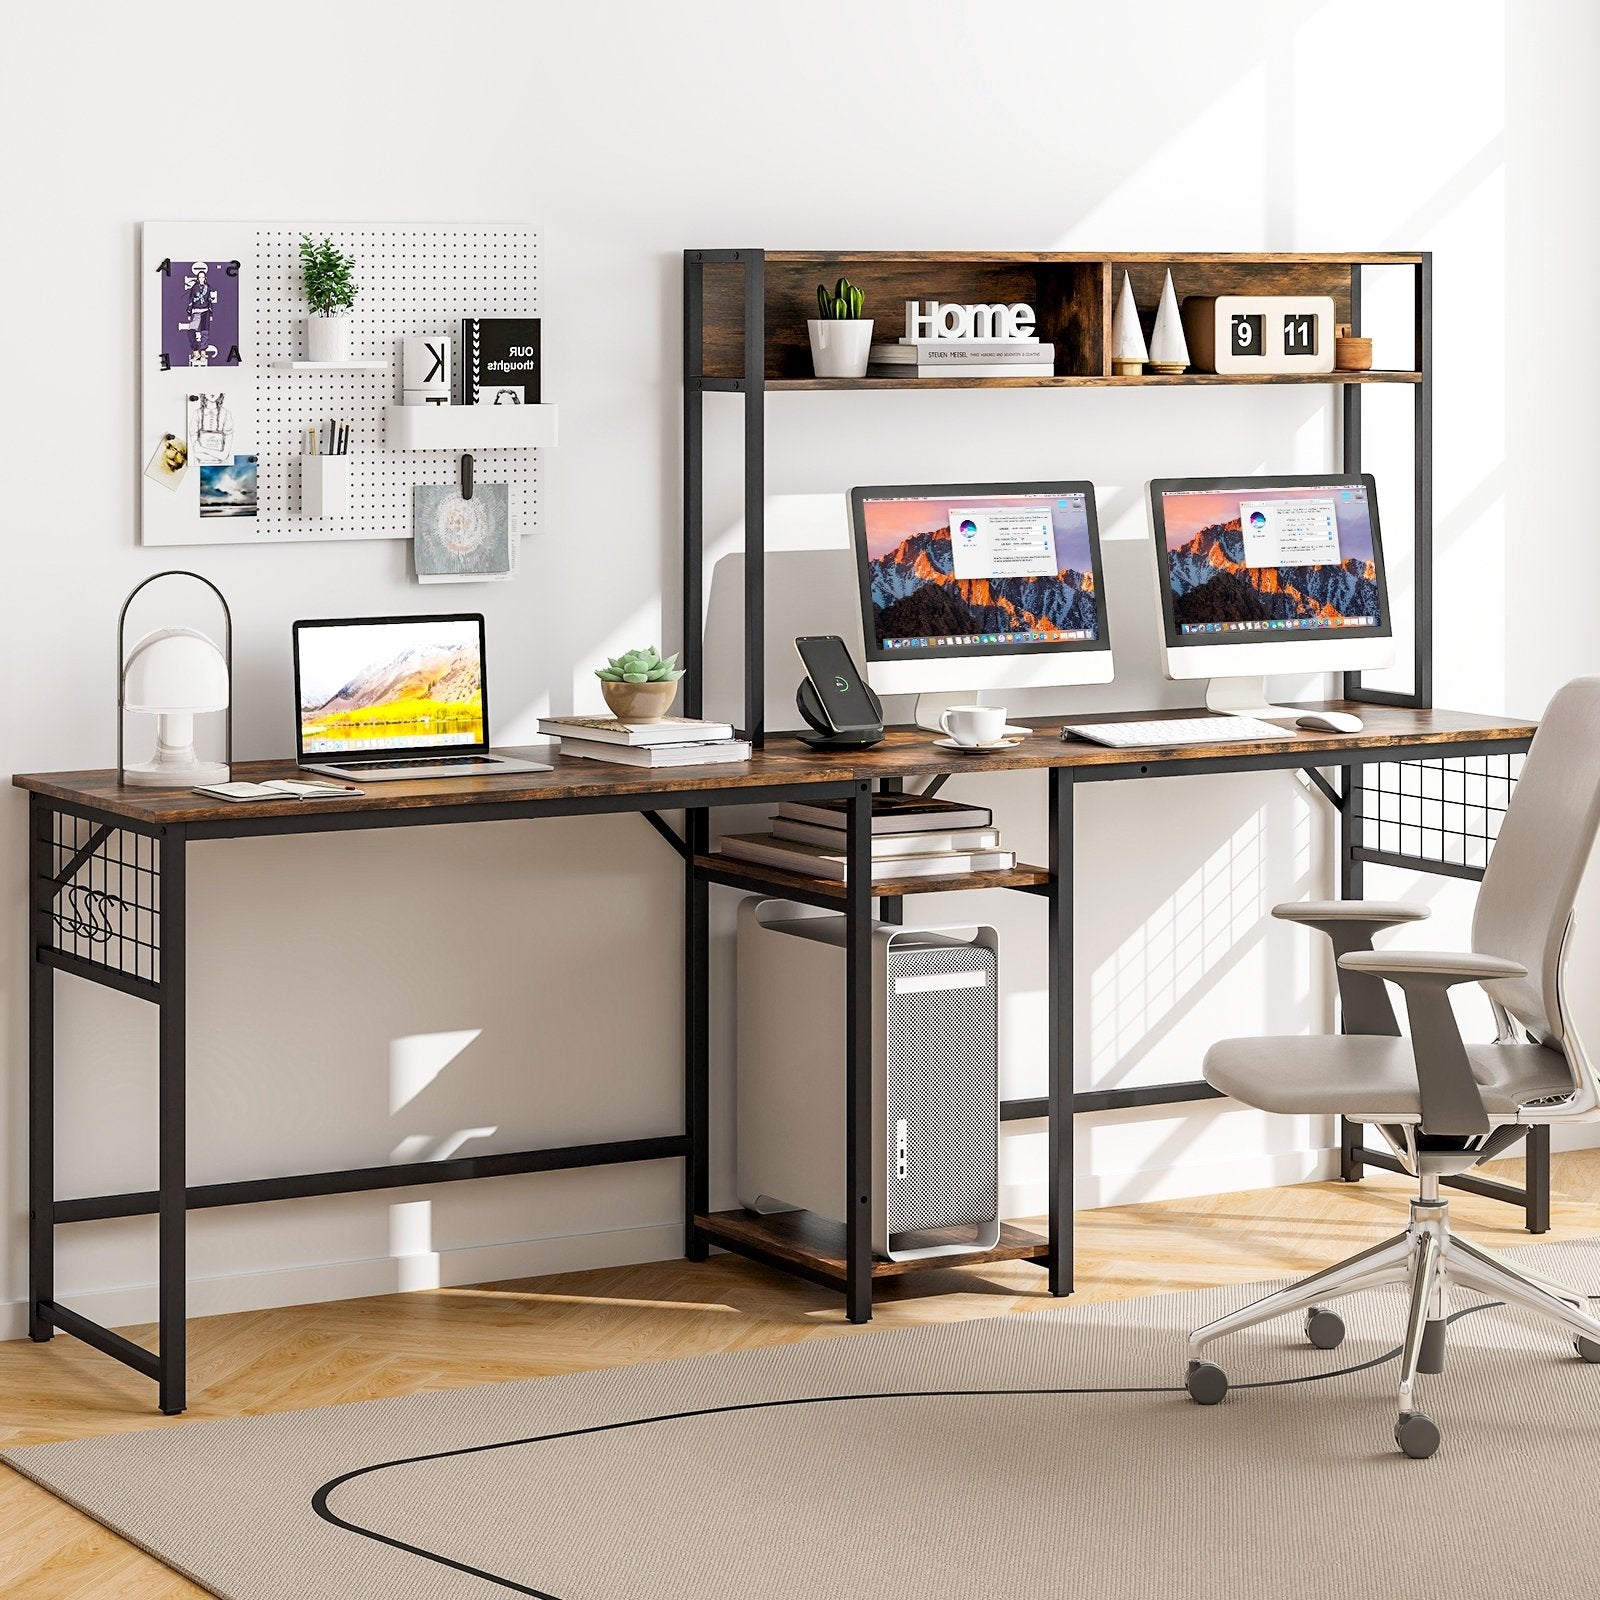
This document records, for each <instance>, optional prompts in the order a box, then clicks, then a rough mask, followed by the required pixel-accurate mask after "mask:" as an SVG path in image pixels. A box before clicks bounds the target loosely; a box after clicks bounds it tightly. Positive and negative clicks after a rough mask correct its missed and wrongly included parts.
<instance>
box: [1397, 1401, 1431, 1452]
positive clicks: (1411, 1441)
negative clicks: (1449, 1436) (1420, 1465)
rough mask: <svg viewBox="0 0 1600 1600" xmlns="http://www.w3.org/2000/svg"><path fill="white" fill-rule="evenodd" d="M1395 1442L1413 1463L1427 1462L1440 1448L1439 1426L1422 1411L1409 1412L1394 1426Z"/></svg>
mask: <svg viewBox="0 0 1600 1600" xmlns="http://www.w3.org/2000/svg"><path fill="white" fill-rule="evenodd" d="M1394 1442H1395V1443H1396V1444H1397V1445H1399V1446H1400V1448H1401V1449H1402V1450H1404V1451H1405V1453H1406V1454H1407V1455H1408V1456H1410V1457H1411V1459H1412V1460H1413V1461H1426V1460H1427V1459H1428V1457H1429V1456H1431V1455H1432V1454H1433V1452H1434V1451H1435V1450H1437V1449H1438V1448H1439V1425H1438V1423H1436V1422H1435V1421H1434V1420H1433V1418H1432V1417H1430V1416H1427V1415H1425V1414H1424V1413H1423V1412H1421V1411H1408V1412H1406V1413H1405V1415H1404V1416H1403V1417H1401V1418H1400V1420H1399V1421H1398V1422H1397V1423H1395V1425H1394Z"/></svg>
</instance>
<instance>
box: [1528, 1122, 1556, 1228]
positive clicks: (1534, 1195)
mask: <svg viewBox="0 0 1600 1600" xmlns="http://www.w3.org/2000/svg"><path fill="white" fill-rule="evenodd" d="M1523 1149H1524V1151H1525V1152H1526V1153H1525V1155H1524V1157H1523V1169H1522V1186H1523V1188H1524V1189H1526V1190H1527V1194H1528V1199H1527V1205H1526V1216H1527V1221H1526V1224H1525V1225H1526V1227H1527V1230H1528V1232H1529V1233H1548V1232H1549V1231H1550V1129H1549V1127H1548V1125H1546V1126H1544V1127H1535V1128H1530V1129H1529V1130H1528V1138H1527V1142H1526V1144H1525V1145H1524V1146H1523Z"/></svg>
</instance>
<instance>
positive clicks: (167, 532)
mask: <svg viewBox="0 0 1600 1600" xmlns="http://www.w3.org/2000/svg"><path fill="white" fill-rule="evenodd" d="M302 233H309V234H311V235H312V236H313V237H314V238H316V239H319V240H320V239H322V238H324V237H327V238H330V239H332V240H333V242H334V244H335V245H337V246H338V247H339V248H340V249H341V250H343V251H345V252H346V253H348V254H349V255H351V256H353V257H354V258H355V268H354V272H353V276H354V278H355V281H356V284H357V286H358V293H357V296H356V304H355V309H354V311H353V312H352V314H351V328H350V356H351V359H352V360H363V359H369V360H382V361H388V362H389V363H390V370H389V371H387V372H286V371H278V370H274V369H273V367H272V363H273V362H276V361H291V360H295V359H298V358H301V357H303V355H304V341H305V331H304V323H305V315H306V305H305V300H304V296H303V293H302V291H301V286H300V260H299V249H300V235H301V234H302ZM165 259H170V260H171V261H172V262H173V263H174V264H175V265H177V264H179V263H182V262H188V261H192V260H205V259H210V260H216V261H228V260H235V259H236V260H238V261H239V263H240V284H241V288H240V297H239V332H240V345H241V352H242V357H243V361H242V364H241V365H239V366H236V367H226V366H215V367H210V368H207V369H203V370H202V371H200V372H195V371H193V370H189V371H185V370H182V369H179V370H169V371H162V370H161V369H160V361H159V350H160V330H159V316H160V287H159V284H160V280H159V276H158V272H159V263H160V262H161V261H163V260H165ZM141 280H142V282H141V290H142V293H143V297H144V308H145V309H144V320H143V328H144V342H143V350H142V352H141V361H142V366H143V373H144V381H143V385H142V389H143V397H144V407H143V418H144V420H143V424H142V426H141V430H140V433H141V437H140V445H139V448H140V451H141V456H140V461H139V469H140V471H141V472H143V470H144V466H145V463H146V461H148V459H149V457H150V455H151V453H152V451H153V450H154V449H155V448H156V446H157V445H158V443H159V441H160V438H161V435H162V434H163V433H164V432H167V431H172V432H180V433H181V432H182V431H183V429H184V427H185V416H184V407H185V403H186V402H185V393H186V391H188V390H191V389H197V388H210V389H214V390H217V391H220V392H224V393H226V394H228V395H229V397H230V398H229V402H228V403H229V406H230V409H233V410H235V413H236V415H237V416H238V417H239V418H240V419H241V439H243V440H244V441H245V444H246V446H247V448H251V449H253V453H254V454H255V455H256V457H257V467H256V483H257V509H256V515H255V516H254V517H223V518H214V519H203V518H202V517H201V516H200V514H199V490H198V477H199V474H198V472H197V470H196V469H195V467H194V465H193V464H191V467H190V469H189V472H188V473H187V475H186V479H185V481H184V482H183V483H180V484H179V486H178V488H177V490H173V489H169V488H167V487H166V486H165V485H163V484H161V483H158V482H155V481H153V480H152V479H150V478H148V477H145V478H141V489H142V505H143V511H144V515H143V517H142V519H141V532H142V538H143V541H144V543H146V544H240V543H254V542H287V541H293V540H316V539H409V538H410V537H411V490H412V488H413V486H414V485H416V484H419V483H453V482H455V481H456V479H457V477H458V476H459V463H460V454H459V452H456V451H447V450H406V451H391V450H385V449H384V426H383V413H384V407H385V406H386V405H388V404H390V403H391V402H393V401H397V400H398V399H399V398H400V340H401V339H402V338H403V337H404V336H406V335H408V334H440V333H444V334H449V335H450V336H451V339H452V365H453V368H454V373H453V381H454V385H455V392H454V396H453V398H454V401H455V403H456V404H460V401H461V378H460V373H461V362H460V350H459V346H460V339H461V320H462V318H463V317H492V316H538V315H539V314H540V313H539V235H538V232H537V231H536V230H534V229H531V228H522V227H515V226H512V225H509V224H500V225H497V224H492V223H491V224H469V223H447V222H436V223H358V224H342V223H314V222H256V223H224V222H193V223H176V222H149V223H146V224H145V228H144V240H143V250H142V252H141ZM331 417H337V418H339V419H340V420H341V421H345V422H349V423H350V424H351V434H350V451H351V456H350V503H349V511H348V513H347V514H346V515H343V516H338V517H308V516H305V515H303V514H302V509H301V499H300V460H301V454H302V450H303V440H304V438H305V431H306V429H307V428H308V427H313V426H315V425H316V424H317V423H319V422H321V423H324V424H325V423H326V422H327V421H328V419H329V418H331ZM247 419H248V423H249V426H250V431H249V432H248V433H246V432H245V431H244V426H245V423H246V420H247ZM472 456H473V466H474V473H475V476H476V477H477V479H478V480H479V481H480V482H484V483H505V484H508V485H509V486H510V504H511V514H512V518H513V521H514V526H515V528H516V530H517V532H518V533H519V534H522V535H526V534H528V533H530V532H532V531H533V529H534V528H535V527H536V526H537V524H538V517H539V458H538V453H537V452H536V451H533V450H515V449H491V450H475V451H473V452H472Z"/></svg>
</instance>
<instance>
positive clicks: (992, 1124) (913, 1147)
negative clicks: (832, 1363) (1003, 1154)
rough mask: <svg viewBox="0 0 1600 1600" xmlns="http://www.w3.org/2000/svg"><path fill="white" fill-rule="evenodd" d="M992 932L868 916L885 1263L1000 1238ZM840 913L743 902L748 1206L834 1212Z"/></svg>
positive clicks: (741, 1152)
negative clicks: (874, 919) (902, 923)
mask: <svg viewBox="0 0 1600 1600" xmlns="http://www.w3.org/2000/svg"><path fill="white" fill-rule="evenodd" d="M998 946H999V940H998V936H997V935H996V933H995V931H994V929H993V928H986V927H977V928H974V927H972V926H970V925H964V926H961V927H949V928H915V927H900V926H895V925H893V924H890V923H883V922H875V923H873V925H872V1066H871V1071H872V1122H873V1126H872V1150H873V1159H872V1174H871V1184H872V1189H871V1194H872V1247H873V1250H874V1251H875V1252H876V1253H877V1254H879V1255H881V1256H884V1257H887V1258H888V1259H890V1260H895V1261H904V1260H913V1259H917V1258H920V1257H926V1256H945V1255H962V1254H967V1253H970V1252H973V1251H978V1250H988V1249H992V1248H993V1247H994V1245H995V1244H996V1243H997V1242H998V1241H999V1237H1000V1165H999V1155H1000V1091H999V985H998V977H999V971H998V965H999V964H998ZM844 951H845V922H844V918H843V916H841V915H839V914H838V913H837V912H831V911H821V910H817V909H815V908H812V907H808V906H801V905H796V904H795V903H794V902H792V901H787V900H764V899H761V898H760V897H758V896H752V897H751V898H749V899H747V900H745V901H744V902H743V904H742V905H741V906H740V907H739V933H738V975H737V987H738V1005H737V1057H736V1059H737V1067H736V1084H735V1097H736V1108H737V1169H738V1184H737V1187H738V1194H739V1200H740V1203H741V1204H742V1205H744V1206H747V1207H749V1208H750V1209H751V1210H753V1211H761V1212H772V1211H787V1210H796V1209H799V1210H805V1211H814V1212H816V1213H817V1214H818V1215H820V1216H824V1217H830V1218H833V1219H834V1220H835V1221H842V1220H843V1218H844V1216H845V1211H846V1195H845V1080H844V1040H845V994H844V977H845V971H844Z"/></svg>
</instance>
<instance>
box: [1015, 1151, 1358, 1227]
mask: <svg viewBox="0 0 1600 1600" xmlns="http://www.w3.org/2000/svg"><path fill="white" fill-rule="evenodd" d="M1338 1175H1339V1155H1338V1152H1337V1151H1334V1150H1288V1151H1284V1152H1281V1153H1279V1154H1276V1155H1251V1156H1241V1157H1239V1158H1237V1159H1235V1160H1231V1161H1207V1162H1189V1163H1185V1164H1183V1165H1181V1166H1171V1167H1152V1168H1149V1169H1148V1170H1138V1169H1135V1170H1132V1171H1127V1172H1101V1173H1080V1174H1079V1175H1078V1178H1077V1182H1076V1184H1075V1185H1074V1188H1073V1205H1074V1207H1075V1208H1076V1209H1077V1210H1079V1211H1095V1210H1098V1209H1099V1208H1100V1207H1101V1206H1126V1205H1134V1204H1136V1203H1137V1202H1138V1201H1141V1200H1183V1199H1187V1198H1188V1197H1190V1196H1192V1195H1201V1194H1228V1193H1229V1192H1231V1191H1232V1190H1235V1189H1275V1188H1277V1187H1278V1186H1279V1185H1281V1184H1285V1183H1316V1182H1319V1181H1321V1180H1322V1179H1325V1178H1336V1177H1338ZM1049 1204H1050V1200H1049V1193H1048V1191H1047V1189H1046V1187H1045V1183H1044V1181H1043V1179H1033V1180H1030V1181H1026V1182H1022V1183H1008V1184H1004V1185H1003V1186H1002V1189H1001V1195H1000V1214H1001V1216H1003V1217H1037V1216H1042V1215H1043V1214H1044V1213H1045V1211H1046V1210H1047V1209H1048V1207H1049Z"/></svg>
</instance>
